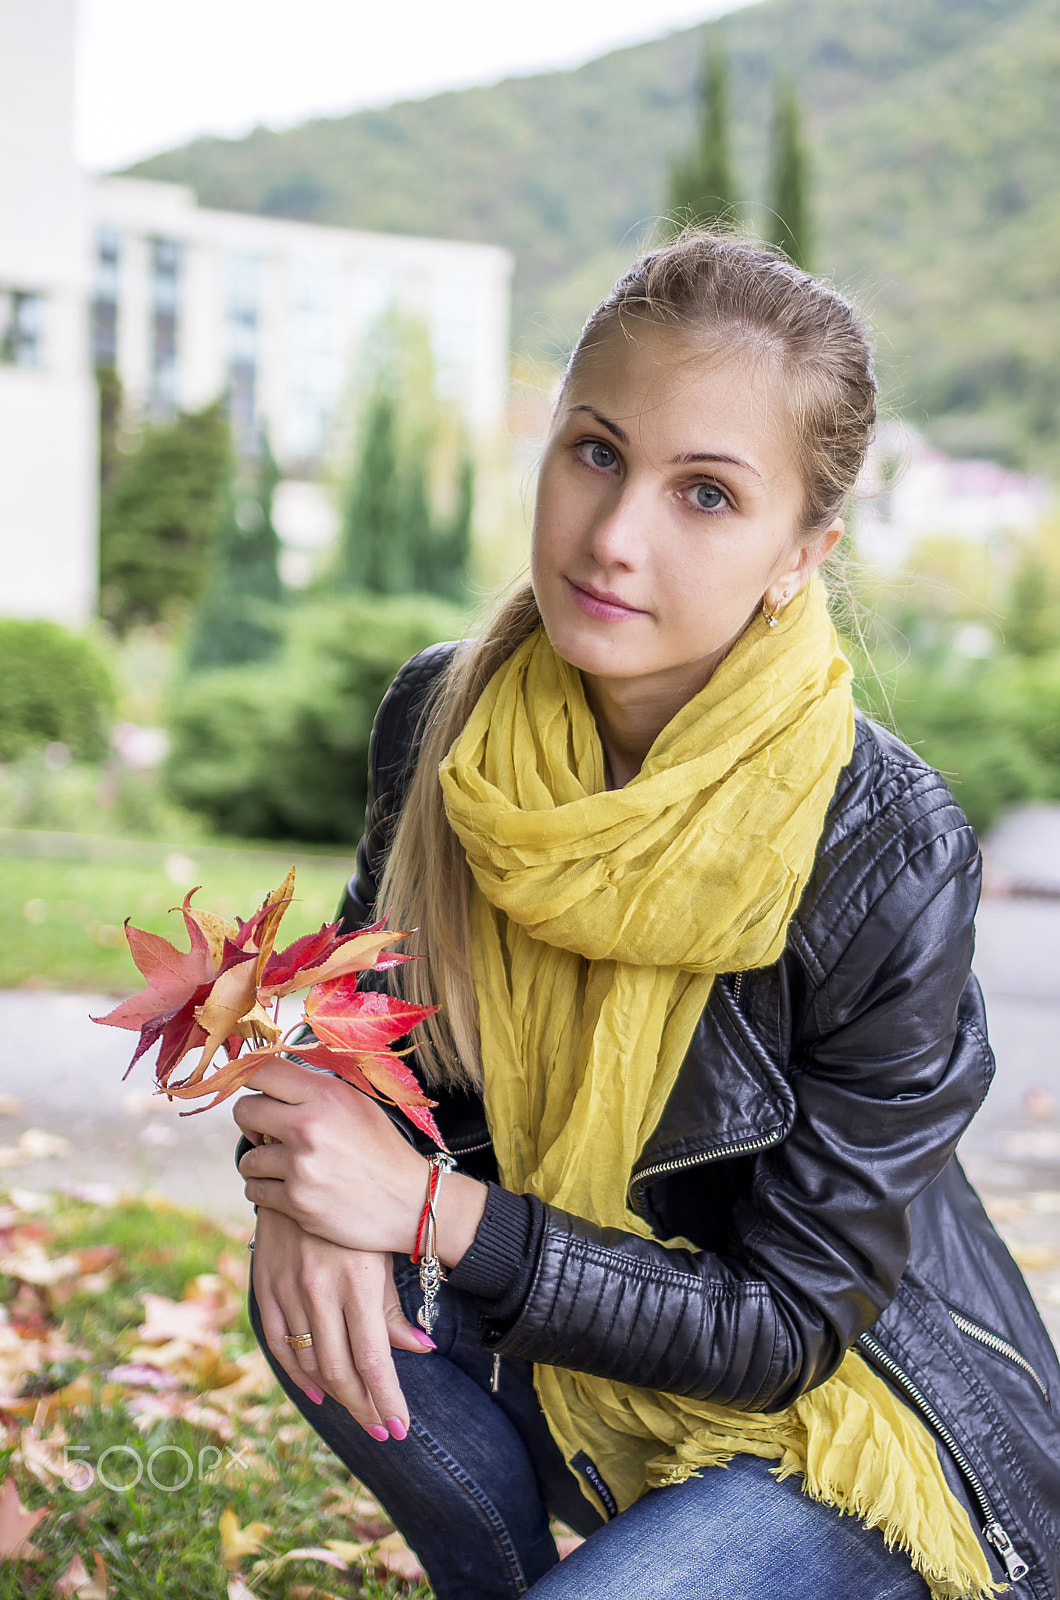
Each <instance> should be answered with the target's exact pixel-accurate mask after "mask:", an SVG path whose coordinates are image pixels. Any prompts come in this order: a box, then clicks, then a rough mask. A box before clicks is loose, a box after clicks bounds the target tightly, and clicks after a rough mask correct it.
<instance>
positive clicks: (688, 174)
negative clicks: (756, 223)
mask: <svg viewBox="0 0 1060 1600" xmlns="http://www.w3.org/2000/svg"><path fill="white" fill-rule="evenodd" d="M698 111H699V116H698V128H697V134H696V139H695V143H694V144H693V147H692V150H691V152H690V153H689V155H688V156H687V157H686V158H685V159H684V160H679V161H675V162H674V164H673V167H672V169H671V173H670V210H671V213H672V215H673V216H674V217H675V219H676V221H677V223H678V225H679V226H684V224H685V223H686V222H696V223H701V224H706V225H709V224H710V223H712V222H717V221H719V220H721V221H724V220H726V219H728V218H731V216H732V214H733V210H734V207H735V205H736V185H735V183H734V180H733V173H732V163H731V160H730V157H729V72H728V66H727V64H726V61H725V56H724V54H723V53H722V49H721V46H720V44H719V43H718V42H717V41H716V40H715V39H709V40H708V43H707V50H706V55H705V57H704V60H703V75H702V79H701V83H700V91H699V107H698Z"/></svg>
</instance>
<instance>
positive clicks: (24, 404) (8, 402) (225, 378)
mask: <svg viewBox="0 0 1060 1600" xmlns="http://www.w3.org/2000/svg"><path fill="white" fill-rule="evenodd" d="M74 3H75V0H0V558H2V568H0V571H2V578H0V613H4V614H7V615H20V616H48V617H54V618H56V619H58V620H61V621H66V622H78V621H85V620H87V619H88V617H89V616H90V615H91V612H92V608H93V605H94V601H95V589H96V564H97V558H96V500H95V461H96V449H97V445H96V420H95V389H94V382H93V379H92V367H93V365H95V366H111V367H114V368H115V369H116V371H117V372H118V375H119V377H120V378H121V380H122V386H123V390H124V395H125V401H126V405H127V406H128V407H129V408H130V410H131V411H132V412H133V414H134V415H140V416H142V417H145V418H147V419H153V420H156V421H164V420H165V419H166V418H168V417H171V416H172V415H173V414H174V413H175V412H176V411H177V410H195V409H197V408H199V407H201V406H204V405H207V404H209V403H210V402H211V401H212V400H214V399H216V398H217V397H218V396H219V395H225V396H227V399H228V405H229V414H230V416H231V419H232V423H233V427H234V430H235V433H236V437H237V440H241V441H249V440H250V439H251V438H252V437H253V436H254V435H255V434H256V433H257V432H258V431H259V430H261V429H263V428H264V429H265V430H267V432H268V435H269V440H270V444H271V446H272V449H273V451H274V453H275V454H276V457H277V459H278V461H279V463H280V466H281V469H282V470H283V471H284V472H286V473H288V474H291V475H293V477H294V479H296V480H301V481H295V482H292V483H290V484H289V485H287V486H286V490H285V486H281V495H280V504H281V507H283V506H286V508H287V521H288V523H289V524H290V533H291V536H292V537H293V539H294V540H295V542H296V543H298V542H303V543H306V542H308V543H314V542H318V541H319V540H320V539H321V538H322V537H326V535H327V531H328V515H327V508H326V503H325V501H324V497H323V495H322V493H321V492H316V493H314V487H315V486H314V485H313V484H312V478H313V475H314V474H315V473H318V472H319V470H320V468H321V465H322V463H323V461H324V458H325V457H326V455H327V453H328V448H329V444H330V440H331V436H332V430H333V428H334V425H335V423H336V420H337V418H338V416H339V413H340V411H341V409H342V406H343V402H344V399H345V395H346V391H347V389H348V387H349V385H350V382H351V380H352V378H353V376H354V374H355V371H356V367H357V360H358V353H359V351H360V348H361V346H362V343H363V340H364V338H365V335H366V333H367V332H368V331H369V330H370V329H371V328H372V327H373V325H374V324H375V323H377V321H378V320H379V319H380V317H381V316H382V315H383V314H384V313H386V312H388V311H390V310H393V311H396V312H397V313H398V314H399V315H401V316H407V317H410V318H415V319H417V320H418V321H419V322H420V323H422V325H423V326H424V327H425V329H426V330H427V333H428V336H429V339H430V344H431V349H432V353H433V358H434V366H435V373H436V385H437V388H438V392H439V396H440V398H443V399H448V400H451V401H452V402H453V403H454V404H456V405H457V406H458V407H459V409H460V411H461V413H462V415H463V418H464V421H465V424H466V426H467V428H468V430H469V432H470V433H471V435H472V436H473V437H477V438H484V437H488V436H489V435H490V434H492V433H494V432H495V431H496V430H498V429H499V427H500V426H501V423H502V417H503V407H504V398H505V390H506V383H507V363H508V310H509V292H510V279H511V270H512V261H511V257H510V256H509V255H508V254H507V252H506V251H503V250H500V249H497V248H494V247H492V246H488V245H473V244H459V243H452V242H449V241H445V240H433V239H417V238H406V237H401V236H394V235H382V234H369V233H359V232H355V231H353V230H349V229H344V228H326V227H318V226H316V225H313V224H308V223H300V222H288V221H279V220H275V219H272V218H266V217H258V216H251V215H247V214H243V213H238V212H224V211H210V210H207V209H205V208H202V207H199V206H198V205H197V204H196V200H195V196H194V194H193V193H192V191H191V190H190V189H187V188H185V187H183V186H181V185H179V184H168V183H154V182H146V181H143V180H140V179H130V178H98V179H91V178H88V177H86V176H85V175H83V174H82V173H80V172H79V171H78V170H77V168H76V167H75V165H74V162H73V158H72V155H71V90H72V71H73V31H74V16H73V7H74ZM307 480H308V481H307ZM280 531H281V533H284V532H285V529H284V526H283V522H282V520H281V530H280ZM293 554H294V555H295V559H296V562H297V552H293ZM291 571H292V576H294V575H296V571H297V567H296V566H295V567H294V568H292V569H291Z"/></svg>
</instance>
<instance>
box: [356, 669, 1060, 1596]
mask: <svg viewBox="0 0 1060 1600" xmlns="http://www.w3.org/2000/svg"><path fill="white" fill-rule="evenodd" d="M451 650H452V647H451V646H438V647H436V648H435V649H433V650H429V651H425V652H423V654H422V655H420V656H417V657H416V658H415V659H414V660H413V661H412V662H410V663H409V664H408V666H406V667H405V668H404V669H403V670H402V672H401V673H400V674H399V675H398V677H397V679H396V680H395V682H394V684H393V686H392V687H391V689H390V691H389V692H388V694H387V696H386V699H385V700H384V702H383V704H382V706H381V708H380V712H379V716H378V718H377V721H376V728H375V732H374V735H373V743H372V755H371V772H370V778H369V783H370V788H369V808H368V817H367V823H366V832H365V838H364V840H363V842H362V845H361V848H360V851H359V855H358V866H357V872H356V874H355V876H354V878H353V879H351V882H350V885H349V890H348V894H347V898H346V901H345V903H344V907H343V914H344V922H345V925H346V926H348V927H353V926H359V925H362V924H363V923H364V922H365V921H366V920H367V919H368V918H369V917H371V916H372V915H373V914H374V901H375V886H376V883H377V882H378V877H379V873H380V868H381V865H382V860H383V858H384V856H385V852H386V849H387V847H388V843H389V840H390V837H391V836H392V832H393V827H394V823H395V820H396V818H397V815H398V813H399V811H400V807H401V804H402V801H403V797H404V793H405V788H406V784H407V779H408V775H409V771H410V766H411V762H412V760H413V757H414V752H415V746H416V729H417V724H418V721H419V716H420V711H421V709H422V707H423V704H424V702H425V699H426V697H427V694H428V692H429V690H430V688H431V686H432V684H433V683H434V682H435V680H436V678H437V677H438V674H439V673H440V672H441V671H442V670H443V669H444V667H445V664H446V662H447V661H448V659H449V656H450V653H451ZM978 895H979V852H978V847H977V844H976V839H975V835H974V834H973V832H972V829H971V827H970V826H969V824H968V822H967V820H966V819H965V817H964V815H963V813H962V812H961V811H960V810H959V808H958V807H957V805H956V803H955V802H954V800H953V797H952V795H951V794H950V792H949V790H948V788H947V787H946V785H945V784H944V782H943V781H942V779H941V778H940V777H939V775H938V774H937V773H936V772H934V771H932V770H931V769H930V768H928V767H926V766H925V765H924V763H923V762H922V761H920V760H919V759H918V758H917V757H916V756H915V755H914V754H913V753H912V752H911V751H910V750H908V749H906V747H905V746H904V745H902V744H900V743H898V741H897V740H895V739H893V738H891V737H890V736H889V735H888V734H886V733H885V732H883V731H882V730H881V729H880V728H878V727H876V726H874V725H873V724H872V723H869V722H867V721H863V720H861V719H859V721H858V727H857V735H856V740H855V746H854V753H853V756H852V758H851V761H850V763H849V765H848V766H847V767H846V768H845V769H844V770H843V772H842V773H841V774H840V777H839V782H838V785H837V787H836V792H835V796H834V798H833V801H832V804H831V807H830V810H829V814H828V818H827V821H826V824H825V829H824V834H823V836H822V839H821V843H820V846H819V849H818V854H817V859H816V863H815V867H814V871H813V875H812V878H811V880H810V883H809V885H808V887H807V889H806V892H805V894H804V895H803V898H802V901H801V904H800V905H799V908H798V911H797V913H796V915H795V917H794V918H793V920H792V922H791V925H790V928H789V933H788V941H787V947H786V949H785V951H784V954H783V955H782V957H781V958H780V960H779V961H778V962H777V963H776V964H775V965H774V966H771V967H768V968H763V969H760V970H756V971H750V972H744V973H737V974H731V975H728V976H725V977H724V978H721V979H719V980H718V981H717V982H715V984H714V987H713V989H712V991H711V996H710V1001H709V1004H708V1005H707V1008H706V1010H705V1012H704V1014H703V1017H702V1019H701V1021H700V1023H699V1026H698V1028H697V1030H696V1033H695V1036H694V1038H693V1040H692V1045H691V1048H690V1050H689V1053H688V1056H687V1058H686V1061H685V1064H684V1066H683V1068H682V1070H681V1073H680V1075H679V1077H678V1081H677V1084H676V1086H675V1088H674V1091H673V1094H672V1096H671V1098H670V1101H669V1103H668V1105H667V1106H666V1109H665V1111H664V1113H663V1116H662V1118H661V1120H660V1122H659V1125H658V1127H657V1128H656V1129H655V1132H654V1134H653V1135H652V1138H651V1139H650V1141H649V1143H648V1145H647V1146H646V1147H645V1149H644V1150H643V1151H642V1153H641V1156H640V1159H639V1161H638V1163H637V1166H636V1168H635V1170H634V1172H633V1173H632V1175H631V1179H630V1201H631V1204H632V1206H633V1207H634V1209H635V1210H636V1211H637V1212H638V1213H639V1214H640V1215H641V1216H642V1217H644V1218H645V1219H646V1220H647V1221H648V1222H649V1223H650V1225H651V1228H652V1232H653V1234H654V1235H655V1238H653V1239H650V1240H645V1239H641V1238H639V1237H636V1236H633V1235H630V1234H626V1233H623V1232H620V1231H616V1230H609V1229H602V1228H599V1227H596V1226H594V1225H593V1224H592V1223H590V1222H587V1221H585V1220H584V1219H582V1218H578V1217H572V1216H568V1215H566V1214H564V1213H562V1212H560V1211H558V1210H556V1209H555V1208H553V1207H546V1208H544V1210H545V1213H546V1215H545V1225H544V1228H543V1230H541V1243H540V1247H539V1249H538V1251H537V1255H536V1260H535V1261H534V1263H533V1264H532V1268H528V1270H527V1279H526V1293H525V1297H524V1298H523V1300H522V1303H521V1305H520V1307H519V1309H518V1312H517V1314H516V1315H515V1316H514V1317H512V1318H509V1319H506V1320H505V1321H504V1322H503V1323H495V1324H493V1325H490V1323H489V1320H488V1317H487V1321H486V1327H485V1331H486V1338H487V1342H488V1343H490V1344H492V1345H493V1346H494V1347H495V1348H496V1350H498V1351H499V1352H500V1353H502V1354H504V1353H512V1354H515V1355H519V1356H522V1357H525V1358H528V1359H531V1360H534V1361H541V1362H546V1363H550V1364H554V1365H560V1366H566V1367H572V1368H575V1369H578V1370H581V1371H585V1372H590V1373H594V1374H599V1375H603V1376H607V1377H611V1378H616V1379H621V1380H624V1381H625V1382H629V1383H635V1384H640V1385H643V1386H645V1387H650V1388H654V1389H664V1390H669V1391H672V1392H674V1393H678V1394H689V1395H696V1396H700V1397H704V1398H709V1399H711V1400H714V1401H717V1402H721V1403H723V1404H730V1405H733V1406H736V1407H739V1408H741V1409H748V1410H758V1411H770V1410H776V1409H780V1408H782V1407H784V1406H787V1405H788V1404H790V1402H791V1401H792V1400H793V1399H794V1398H795V1397H796V1396H797V1395H799V1394H800V1393H801V1392H802V1391H803V1390H806V1389H808V1388H811V1387H813V1386H814V1385H816V1384H819V1383H822V1382H823V1381H824V1380H825V1379H826V1378H827V1377H828V1376H829V1375H830V1374H831V1373H832V1372H833V1371H834V1370H835V1369H836V1367H837V1366H838V1365H839V1363H840V1361H841V1360H842V1359H843V1355H844V1352H845V1351H846V1350H847V1348H848V1347H849V1346H851V1345H854V1344H857V1345H858V1347H859V1348H860V1350H861V1352H862V1353H863V1354H864V1355H865V1356H866V1357H867V1358H868V1359H869V1361H871V1362H872V1363H873V1364H874V1365H875V1366H876V1367H877V1368H878V1369H879V1370H880V1371H881V1372H882V1373H883V1375H884V1376H885V1377H886V1378H887V1380H888V1381H889V1382H890V1383H891V1384H892V1385H893V1387H895V1388H896V1389H897V1390H898V1391H899V1392H901V1393H902V1394H903V1396H904V1397H905V1398H906V1399H907V1400H908V1401H909V1402H910V1403H911V1404H912V1405H913V1406H914V1407H915V1408H916V1409H917V1410H918V1411H919V1412H920V1414H921V1416H922V1417H923V1418H924V1420H925V1421H926V1422H927V1423H928V1424H929V1426H930V1427H931V1428H932V1429H933V1430H934V1433H935V1436H936V1438H937V1440H938V1442H939V1444H940V1459H941V1460H942V1463H943V1467H944V1469H945V1470H946V1472H947V1476H948V1477H949V1478H950V1480H951V1482H952V1483H953V1484H954V1487H955V1488H958V1489H959V1490H960V1491H961V1492H963V1495H964V1498H965V1500H966V1503H968V1504H969V1506H970V1508H971V1510H972V1511H973V1513H974V1514H976V1515H977V1517H978V1523H979V1526H980V1528H981V1529H982V1530H983V1531H984V1534H985V1537H986V1540H987V1541H988V1545H987V1548H988V1549H989V1550H990V1552H991V1555H992V1559H993V1561H994V1565H995V1569H996V1570H1000V1569H999V1568H998V1567H997V1563H998V1560H999V1559H1000V1561H1001V1562H1003V1564H1004V1568H1005V1571H1006V1575H1007V1577H1008V1578H1009V1579H1010V1580H1018V1581H1019V1589H1018V1591H1017V1593H1022V1594H1025V1595H1028V1596H1030V1595H1033V1596H1035V1597H1036V1600H1057V1596H1058V1594H1060V1420H1058V1411H1057V1406H1058V1403H1060V1402H1058V1399H1057V1397H1058V1395H1060V1367H1058V1365H1057V1361H1056V1356H1055V1354H1054V1351H1053V1348H1052V1345H1051V1343H1050V1340H1049V1337H1048V1335H1047V1333H1046V1331H1045V1329H1044V1327H1043V1326H1042V1323H1041V1320H1040V1318H1039V1316H1038V1314H1037V1311H1036V1310H1035V1307H1034V1304H1033V1302H1032V1300H1031V1298H1030V1295H1029V1293H1028V1291H1027V1288H1026V1286H1025V1285H1024V1283H1023V1280H1022V1278H1021V1276H1020V1274H1019V1271H1018V1269H1017V1268H1016V1266H1015V1264H1014V1262H1013V1261H1012V1259H1011V1257H1010V1256H1009V1254H1008V1252H1007V1251H1006V1249H1005V1247H1004V1245H1003V1244H1002V1243H1001V1241H1000V1239H999V1238H998V1236H997V1235H996V1233H995V1232H994V1230H993V1228H992V1227H991V1225H990V1223H989V1221H988V1220H987V1218H986V1215H985V1213H984V1212H983V1209H982V1206H981V1205H980V1203H979V1201H978V1198H977V1197H976V1195H975V1193H974V1191H973V1190H972V1189H971V1187H970V1185H969V1184H968V1182H967V1180H966V1178H965V1176H964V1174H963V1172H962V1170H961V1168H960V1166H959V1164H958V1162H957V1161H956V1159H955V1158H954V1155H953V1152H954V1148H955V1146H956V1144H957V1141H958V1139H959V1138H960V1136H961V1134H962V1133H963V1131H964V1129H965V1128H966V1126H967V1124H968V1122H969V1121H970V1119H971V1117H972V1115H973V1114H974V1112H975V1111H976V1109H977V1108H978V1106H979V1104H980V1103H981V1101H982V1099H983V1096H984V1095H985V1093H986V1090H987V1088H988V1086H989V1083H990V1079H991V1076H992V1073H993V1057H992V1054H991V1051H990V1046H989V1044H988V1041H987V1036H986V1022H985V1016H984V1012H983V1003H982V997H981V995H980V992H979V986H978V984H977V983H976V981H975V979H974V978H973V977H970V976H969V967H970V961H971V956H972V945H973V917H974V914H975V909H976V905H977V901H978ZM436 1115H437V1117H438V1120H439V1123H440V1126H441V1128H442V1131H443V1133H444V1135H445V1137H446V1139H447V1141H448V1143H449V1145H450V1148H451V1149H452V1150H453V1151H454V1153H455V1154H456V1155H457V1156H458V1157H460V1159H461V1164H462V1165H463V1167H464V1169H465V1170H467V1171H470V1172H473V1173H475V1174H476V1175H480V1176H489V1175H495V1168H493V1167H492V1165H491V1159H490V1156H491V1152H490V1142H489V1134H488V1131H487V1128H486V1123H485V1118H484V1116H483V1111H482V1106H481V1102H480V1101H479V1100H478V1099H477V1098H476V1097H474V1096H463V1095H459V1094H452V1093H448V1092H443V1093H442V1095H441V1100H440V1104H439V1107H438V1111H437V1113H436ZM678 1234H681V1235H684V1236H686V1237H688V1238H691V1239H693V1240H694V1241H695V1242H696V1244H697V1245H698V1246H699V1249H698V1250H696V1251H689V1250H675V1249H667V1248H665V1246H664V1245H662V1244H661V1243H659V1242H657V1241H658V1240H662V1239H667V1238H670V1237H673V1236H674V1235H678Z"/></svg>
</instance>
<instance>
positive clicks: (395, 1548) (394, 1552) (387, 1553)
mask: <svg viewBox="0 0 1060 1600" xmlns="http://www.w3.org/2000/svg"><path fill="white" fill-rule="evenodd" d="M368 1560H369V1561H372V1562H374V1563H375V1565H376V1566H378V1567H385V1568H386V1570H387V1572H396V1573H397V1574H398V1576H399V1577H402V1578H409V1579H410V1580H411V1581H412V1582H413V1583H420V1582H422V1580H423V1579H424V1578H425V1577H426V1576H427V1574H426V1573H425V1572H424V1570H423V1568H422V1567H421V1565H420V1562H419V1558H418V1557H417V1556H416V1555H414V1554H413V1552H412V1551H411V1550H410V1549H409V1547H408V1545H407V1544H406V1543H405V1541H404V1539H403V1538H402V1537H401V1535H400V1533H396V1532H395V1533H388V1534H387V1536H386V1538H385V1539H379V1540H377V1541H376V1543H375V1544H374V1545H372V1547H371V1551H370V1553H369V1556H368Z"/></svg>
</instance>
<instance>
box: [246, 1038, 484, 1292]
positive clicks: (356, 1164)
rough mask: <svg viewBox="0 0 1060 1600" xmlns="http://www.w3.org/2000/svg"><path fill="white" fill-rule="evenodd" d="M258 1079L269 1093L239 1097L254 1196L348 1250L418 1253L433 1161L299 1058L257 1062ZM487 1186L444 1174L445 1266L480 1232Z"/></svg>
mask: <svg viewBox="0 0 1060 1600" xmlns="http://www.w3.org/2000/svg"><path fill="white" fill-rule="evenodd" d="M254 1087H255V1089H259V1090H262V1091H264V1092H263V1093H258V1094H248V1095H244V1096H242V1097H241V1098H240V1099H239V1100H237V1101H236V1103H235V1107H234V1109H233V1113H232V1114H233V1116H234V1117H235V1120H236V1122H237V1123H238V1125H239V1127H240V1128H241V1129H242V1130H243V1132H244V1133H245V1134H246V1135H247V1137H248V1138H250V1139H252V1140H253V1141H254V1146H255V1147H254V1149H253V1150H248V1151H246V1152H245V1154H244V1156H243V1158H242V1160H241V1161H240V1163H239V1170H240V1172H241V1174H242V1176H243V1178H244V1180H245V1183H244V1189H245V1192H246V1197H247V1199H248V1200H249V1201H250V1202H251V1204H252V1205H257V1206H266V1207H268V1208H269V1209H271V1210H273V1211H279V1212H282V1213H283V1214H284V1215H285V1216H287V1217H290V1218H291V1219H292V1220H293V1221H294V1222H297V1223H298V1224H299V1226H300V1227H302V1228H304V1229H305V1231H306V1232H307V1233H313V1234H317V1235H319V1237H320V1238H322V1239H329V1240H331V1241H332V1243H334V1244H340V1245H345V1246H346V1247H347V1248H348V1249H351V1250H368V1251H381V1252H383V1253H384V1254H385V1253H387V1252H389V1251H395V1252H401V1253H402V1254H405V1255H411V1254H413V1252H414V1251H415V1248H416V1231H417V1228H418V1227H419V1221H420V1216H421V1214H422V1211H423V1205H424V1200H425V1198H426V1194H427V1163H426V1161H425V1160H424V1158H423V1157H422V1156H421V1155H420V1154H419V1153H418V1151H417V1150H415V1149H414V1148H413V1146H412V1145H411V1144H409V1142H408V1141H407V1139H405V1138H404V1137H403V1135H402V1134H401V1133H400V1132H399V1131H398V1129H397V1128H396V1127H395V1126H394V1124H393V1123H392V1122H391V1121H390V1118H389V1117H388V1116H387V1115H386V1113H385V1112H384V1111H383V1110H382V1108H381V1107H380V1106H379V1105H378V1103H377V1102H376V1101H374V1100H371V1099H369V1097H368V1096H367V1095H364V1094H361V1093H360V1092H359V1091H358V1090H356V1089H353V1088H351V1086H350V1085H349V1084H347V1083H343V1082H342V1080H341V1079H340V1078H334V1077H332V1076H331V1075H330V1074H329V1073H323V1072H311V1071H310V1070H309V1069H308V1068H307V1067H300V1066H297V1065H296V1064H295V1063H294V1062H292V1061H277V1062H275V1063H273V1062H270V1063H269V1065H268V1066H266V1067H262V1068H260V1069H259V1071H258V1072H257V1073H255V1075H254ZM263 1136H268V1138H269V1140H270V1143H268V1144H264V1143H261V1142H260V1141H261V1140H262V1138H263ZM486 1193H487V1191H486V1185H485V1184H483V1183H478V1182H476V1181H475V1180H474V1179H473V1178H468V1177H465V1176H463V1175H462V1174H460V1173H455V1172H454V1173H449V1174H447V1175H446V1177H445V1179H444V1180H443V1182H442V1184H441V1187H440V1190H439V1199H438V1253H439V1255H440V1256H441V1258H442V1260H443V1261H444V1262H445V1263H446V1265H447V1266H454V1265H455V1264H456V1262H458V1261H459V1260H460V1258H461V1256H463V1254H464V1252H465V1251H466V1250H467V1249H468V1247H469V1246H470V1244H471V1241H472V1240H473V1239H474V1237H475V1231H476V1229H477V1228H478V1225H479V1223H480V1222H481V1220H482V1213H483V1211H484V1209H485V1205H486Z"/></svg>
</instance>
